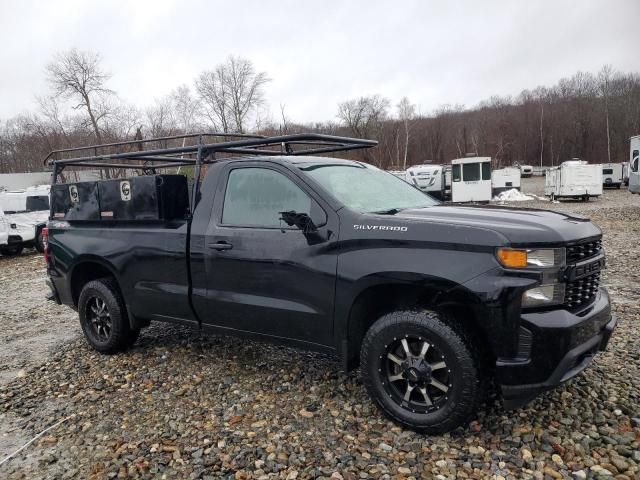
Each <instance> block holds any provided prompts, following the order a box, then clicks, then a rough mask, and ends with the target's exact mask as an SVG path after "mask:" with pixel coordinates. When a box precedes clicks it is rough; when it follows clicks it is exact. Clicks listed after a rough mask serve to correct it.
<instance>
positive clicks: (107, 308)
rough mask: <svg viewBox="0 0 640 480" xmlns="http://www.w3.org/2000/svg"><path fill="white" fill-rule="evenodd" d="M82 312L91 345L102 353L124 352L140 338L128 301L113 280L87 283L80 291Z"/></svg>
mask: <svg viewBox="0 0 640 480" xmlns="http://www.w3.org/2000/svg"><path fill="white" fill-rule="evenodd" d="M78 313H79V315H80V325H81V326H82V331H83V332H84V336H85V338H86V339H87V342H88V343H89V345H91V347H93V348H94V349H95V350H97V351H98V352H101V353H108V354H110V353H116V352H121V351H123V350H126V349H127V348H129V347H130V346H131V345H133V343H134V342H135V341H136V339H137V337H138V334H139V331H137V330H131V328H130V327H129V319H128V316H127V311H126V308H125V305H124V300H123V299H122V296H121V295H120V292H119V291H118V288H117V286H116V284H115V282H114V281H113V280H112V279H109V278H103V279H100V280H93V281H91V282H89V283H87V284H86V285H85V286H84V288H83V289H82V292H80V298H79V299H78Z"/></svg>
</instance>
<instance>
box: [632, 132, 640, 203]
mask: <svg viewBox="0 0 640 480" xmlns="http://www.w3.org/2000/svg"><path fill="white" fill-rule="evenodd" d="M639 163H640V135H636V136H635V137H631V138H630V139H629V191H630V192H631V193H640V165H638V164H639Z"/></svg>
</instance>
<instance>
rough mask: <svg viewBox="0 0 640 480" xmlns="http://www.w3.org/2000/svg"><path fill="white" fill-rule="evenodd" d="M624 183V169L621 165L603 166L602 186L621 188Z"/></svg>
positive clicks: (604, 164) (606, 164)
mask: <svg viewBox="0 0 640 480" xmlns="http://www.w3.org/2000/svg"><path fill="white" fill-rule="evenodd" d="M623 181H624V167H623V165H622V164H621V163H603V164H602V186H603V187H607V188H620V186H621V185H622V182H623Z"/></svg>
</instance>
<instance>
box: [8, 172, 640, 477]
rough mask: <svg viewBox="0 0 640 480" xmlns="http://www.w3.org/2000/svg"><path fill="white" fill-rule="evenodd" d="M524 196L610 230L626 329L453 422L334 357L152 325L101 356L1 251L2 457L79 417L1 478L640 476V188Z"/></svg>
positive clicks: (32, 277) (31, 266)
mask: <svg viewBox="0 0 640 480" xmlns="http://www.w3.org/2000/svg"><path fill="white" fill-rule="evenodd" d="M539 188H540V180H539V179H534V180H533V181H532V180H528V181H525V185H524V190H525V191H533V192H536V190H539ZM538 193H540V192H539V191H538ZM518 206H535V207H538V208H540V207H542V208H553V209H559V210H565V211H572V212H579V213H582V214H586V215H588V216H590V217H592V219H593V220H594V221H596V223H598V224H599V225H600V226H601V227H602V228H603V230H604V231H605V237H604V241H605V247H606V249H607V254H608V269H607V270H606V272H605V282H606V284H607V285H608V286H609V288H610V290H611V292H612V295H613V300H614V309H615V311H616V314H617V315H618V318H619V327H618V329H617V331H616V333H615V335H614V337H613V338H612V341H611V343H610V347H609V351H608V352H606V353H604V354H602V355H600V356H599V357H598V358H597V359H596V360H595V361H594V362H593V364H592V365H591V367H590V368H589V369H588V370H587V371H585V372H584V373H583V374H582V375H580V376H579V377H577V378H576V379H574V380H573V381H571V382H569V383H568V384H567V385H565V386H563V387H561V388H559V389H557V390H554V391H552V392H549V393H547V394H545V395H543V396H542V397H540V398H539V399H537V400H536V401H534V402H533V403H531V404H530V405H529V406H527V408H524V409H521V410H517V411H515V412H505V411H503V410H502V409H501V408H500V406H499V405H497V404H492V405H488V406H487V407H486V408H485V409H484V410H483V412H482V413H481V414H480V416H479V417H478V419H477V420H475V421H473V422H471V424H469V425H468V426H467V427H466V428H465V429H459V430H458V431H456V432H454V433H452V434H450V435H442V436H432V437H427V436H424V435H420V434H416V433H414V432H411V431H407V430H403V429H401V428H399V427H397V426H395V425H394V424H393V423H391V422H389V421H387V420H386V419H385V418H384V417H383V416H382V415H381V414H380V412H379V411H378V410H377V409H376V408H375V407H374V406H373V404H372V403H371V402H370V400H369V398H368V396H367V394H366V392H365V391H364V388H363V387H362V385H361V384H360V382H359V380H358V374H357V373H350V374H344V373H341V372H340V366H339V364H338V363H337V362H336V361H335V360H334V359H332V358H330V357H327V356H323V355H318V354H310V353H306V352H302V351H298V350H293V349H289V348H282V347H277V346H272V345H265V344H257V343H252V342H247V341H246V340H238V339H234V338H227V337H215V336H209V337H204V336H200V335H199V334H198V333H197V332H193V331H190V330H187V329H183V328H177V327H173V326H167V325H155V324H154V325H152V327H151V328H150V329H148V330H146V331H144V332H143V334H142V336H141V338H140V340H139V342H138V343H137V344H136V346H135V348H134V349H133V350H131V351H130V352H128V353H126V354H121V355H115V356H102V355H98V354H96V353H94V352H93V351H91V350H89V349H88V348H87V346H86V345H85V343H84V340H83V339H82V338H80V337H79V335H78V332H79V327H78V326H77V320H76V315H75V313H74V312H71V311H70V310H68V309H66V308H63V307H57V306H55V305H53V304H51V303H47V302H45V300H44V299H43V295H44V288H43V286H42V282H41V280H42V278H43V274H44V271H43V264H42V260H41V259H40V258H39V257H38V256H35V255H30V256H27V255H23V256H21V257H20V258H16V259H9V258H0V292H2V293H1V295H2V297H1V298H0V299H1V300H2V302H1V308H0V345H2V352H0V355H1V356H0V360H2V365H1V366H0V374H2V376H0V378H2V379H4V381H2V382H0V461H1V460H2V458H3V457H4V456H5V455H6V454H8V453H9V452H10V451H12V449H13V448H14V447H15V446H16V445H21V444H22V443H23V442H24V441H26V440H28V439H29V438H31V437H32V436H33V435H35V434H37V433H39V432H41V431H42V430H43V429H45V428H46V427H48V426H50V425H52V424H54V423H56V422H57V421H59V420H62V419H65V418H67V420H66V421H65V422H64V423H62V424H61V425H60V426H59V427H57V428H55V429H54V430H51V431H50V432H48V433H47V434H45V435H44V436H43V437H42V438H40V439H39V440H37V441H36V442H34V444H32V445H31V446H29V447H27V448H26V449H25V450H24V451H23V452H21V453H20V454H19V455H17V456H16V457H15V458H13V459H11V460H10V461H8V462H7V463H5V464H4V465H2V466H0V478H9V479H14V478H29V479H31V478H96V479H98V478H138V477H139V478H163V477H164V478H174V477H178V478H219V477H226V478H235V479H243V478H265V479H266V478H283V479H286V478H289V479H295V478H300V479H301V478H320V477H324V478H334V479H340V478H344V479H356V478H397V479H402V478H438V479H450V478H477V479H481V478H482V479H484V478H495V479H500V478H505V479H515V478H537V479H542V478H550V479H553V478H558V479H559V478H612V477H614V476H615V478H617V479H633V478H640V473H639V472H640V470H639V465H640V407H639V405H640V338H639V335H638V332H639V331H640V307H639V306H638V303H639V302H638V300H639V299H640V298H639V297H640V288H639V287H640V272H639V270H640V269H639V267H640V265H639V263H638V261H637V260H636V257H635V256H633V255H630V254H629V252H630V246H632V247H633V248H635V249H637V248H638V246H640V197H638V196H631V195H630V194H628V193H627V192H626V190H621V191H607V192H606V193H605V196H604V197H603V198H601V199H599V200H597V201H592V202H589V203H581V202H563V203H561V204H551V203H549V202H542V201H536V202H527V203H526V204H518ZM49 335H52V337H49ZM38 338H40V340H39V339H38ZM51 346H55V349H54V350H51V349H50V347H51ZM5 365H6V367H5Z"/></svg>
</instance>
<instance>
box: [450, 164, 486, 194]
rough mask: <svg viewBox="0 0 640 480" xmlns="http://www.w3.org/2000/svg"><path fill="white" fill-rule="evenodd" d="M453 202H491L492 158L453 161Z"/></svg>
mask: <svg viewBox="0 0 640 480" xmlns="http://www.w3.org/2000/svg"><path fill="white" fill-rule="evenodd" d="M451 200H452V201H453V202H489V201H490V200H491V157H467V158H456V159H455V160H451Z"/></svg>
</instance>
